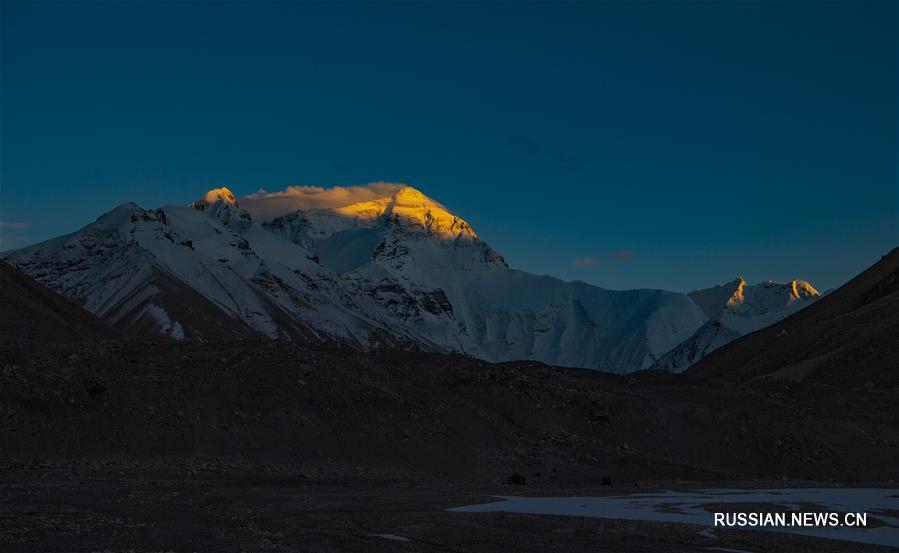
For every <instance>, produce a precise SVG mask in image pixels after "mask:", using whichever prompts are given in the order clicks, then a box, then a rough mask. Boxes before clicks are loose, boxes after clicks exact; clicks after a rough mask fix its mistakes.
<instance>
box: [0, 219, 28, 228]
mask: <svg viewBox="0 0 899 553" xmlns="http://www.w3.org/2000/svg"><path fill="white" fill-rule="evenodd" d="M0 228H11V229H15V230H22V229H23V228H25V223H16V222H14V221H0Z"/></svg>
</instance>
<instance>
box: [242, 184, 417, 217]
mask: <svg viewBox="0 0 899 553" xmlns="http://www.w3.org/2000/svg"><path fill="white" fill-rule="evenodd" d="M403 186H404V185H402V184H396V183H389V182H373V183H370V184H366V185H362V186H335V187H333V188H324V187H321V186H288V187H287V188H285V189H284V190H280V191H277V192H266V191H265V190H259V191H258V192H256V193H255V194H250V195H249V196H244V197H242V198H239V199H238V201H239V202H240V206H241V207H243V208H244V209H246V210H247V211H249V212H250V215H252V216H253V218H254V219H256V220H258V221H267V220H270V219H274V218H275V217H280V216H281V215H286V214H288V213H291V212H293V211H296V210H298V209H313V208H319V209H321V208H329V207H343V206H346V205H350V204H354V203H358V202H367V201H371V200H376V199H378V198H383V197H384V196H389V195H391V194H393V193H394V192H396V191H397V190H399V189H400V188H402V187H403Z"/></svg>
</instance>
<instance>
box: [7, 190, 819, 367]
mask: <svg viewBox="0 0 899 553" xmlns="http://www.w3.org/2000/svg"><path fill="white" fill-rule="evenodd" d="M319 190H320V191H319V192H315V191H309V190H306V191H304V192H302V194H299V195H300V196H302V197H303V198H304V200H305V199H306V198H307V197H314V198H317V199H318V200H321V202H320V204H319V205H318V206H317V207H307V208H304V209H299V210H294V211H293V212H292V213H290V214H288V215H283V216H281V217H277V218H275V219H274V220H272V221H271V222H268V223H263V224H261V225H260V224H257V223H254V222H253V220H252V218H251V217H250V214H249V213H248V212H247V211H246V210H245V209H243V208H242V207H241V205H240V204H238V202H237V200H236V199H235V198H234V196H233V194H232V193H231V192H230V191H229V190H227V189H226V188H220V189H213V190H210V191H209V192H207V193H206V194H204V195H203V196H202V197H201V198H200V199H198V200H197V201H196V202H193V203H192V204H190V205H189V206H166V207H163V208H160V209H157V210H149V211H148V210H144V209H141V208H140V207H138V206H137V205H135V204H123V205H122V206H118V207H117V208H115V209H113V210H112V211H110V212H109V213H107V214H105V215H103V216H101V217H100V218H98V219H97V221H96V222H95V223H92V224H90V225H88V226H86V227H84V228H83V229H82V230H81V231H79V232H77V233H73V234H72V235H68V236H65V237H60V238H56V239H53V240H50V241H47V242H44V243H42V244H37V245H34V246H31V247H28V248H24V249H22V250H18V251H16V252H8V253H6V254H4V257H5V258H6V259H7V260H8V261H10V262H11V263H12V264H14V265H17V266H18V267H19V268H20V269H22V270H23V271H24V272H26V273H29V274H31V275H32V276H35V278H38V279H39V280H41V282H44V283H45V284H48V285H49V286H51V287H53V288H55V289H57V290H58V291H60V292H61V293H63V294H64V295H67V296H69V297H72V298H75V299H78V300H79V301H81V302H83V303H85V304H86V306H87V307H88V309H89V310H91V311H92V312H94V313H96V314H98V315H100V316H102V317H104V318H106V319H107V320H110V321H116V322H117V323H120V324H133V319H134V318H135V310H139V311H137V315H136V317H137V318H141V317H143V318H145V319H146V318H152V320H154V321H155V322H156V323H157V326H158V327H159V328H160V329H161V333H162V334H164V335H167V336H172V337H173V338H175V339H185V337H187V336H190V337H191V339H194V338H199V339H205V337H207V336H209V334H204V333H205V332H207V331H209V332H212V331H211V330H209V329H210V328H212V329H220V328H231V329H234V328H237V330H233V332H237V333H239V332H243V330H241V329H251V332H253V333H259V334H261V335H264V336H268V337H269V338H272V339H294V338H300V337H302V339H310V337H312V338H311V339H322V340H331V341H337V342H341V343H344V344H346V345H349V346H351V347H356V348H363V349H365V348H372V347H411V348H416V349H425V350H430V351H451V352H461V353H467V354H470V355H472V356H475V357H479V358H483V359H487V360H489V361H508V360H516V359H534V360H538V361H543V362H546V363H550V364H558V365H568V366H578V367H587V368H599V369H605V370H611V371H615V372H631V371H635V370H639V369H642V368H647V367H649V366H651V365H655V364H657V363H658V362H660V361H665V362H669V361H670V360H671V359H674V357H675V356H672V355H668V353H669V352H673V351H675V350H677V348H678V347H680V346H682V345H684V344H687V343H690V341H691V340H693V342H697V340H700V338H697V337H701V341H702V343H701V344H697V343H693V346H696V347H693V349H691V350H689V351H687V352H686V353H683V354H680V355H678V356H676V360H675V361H674V362H671V363H669V364H670V365H671V366H670V367H667V368H671V369H673V370H680V369H681V368H685V367H682V365H683V363H686V362H690V361H691V360H692V359H693V357H691V356H693V355H694V353H693V352H694V351H696V350H697V349H699V350H704V349H708V344H709V343H713V344H718V343H719V342H721V341H722V340H723V339H724V338H730V337H731V336H732V335H739V334H741V333H745V332H746V331H747V329H751V328H752V327H754V326H757V325H762V326H764V325H766V324H770V323H771V322H774V321H775V320H778V319H777V318H778V317H782V316H785V315H784V313H787V310H784V309H782V308H783V306H784V305H787V306H788V308H789V309H791V310H795V309H799V308H801V307H802V306H804V305H805V304H807V303H808V301H809V298H813V297H814V294H816V293H817V292H816V291H814V288H813V287H811V285H809V284H808V283H805V281H793V283H792V284H789V285H787V284H781V285H775V284H768V283H763V284H761V285H755V286H748V285H746V284H745V281H743V280H742V279H737V280H736V281H734V282H732V283H728V284H726V285H723V286H718V287H715V288H712V289H706V290H699V291H695V292H691V293H690V294H680V293H676V292H666V291H661V290H632V291H611V290H605V289H602V288H599V287H596V286H591V285H589V284H585V283H577V282H574V283H572V282H564V281H561V280H559V279H555V278H551V277H545V276H538V275H532V274H529V273H526V272H523V271H518V270H514V269H510V268H509V267H508V265H506V263H505V261H504V260H503V258H502V256H501V255H500V254H499V253H497V252H495V251H494V250H493V249H491V248H490V246H489V245H487V244H486V243H485V242H483V241H482V240H480V238H478V236H477V234H476V233H475V232H474V230H473V229H472V228H471V226H470V225H468V223H467V222H466V221H464V220H462V219H461V218H459V217H457V216H455V215H453V214H452V213H450V212H449V211H448V210H446V208H445V207H444V206H442V205H441V204H439V203H438V202H436V201H435V200H433V199H431V198H429V197H428V196H426V195H425V194H423V193H422V192H421V191H419V190H417V189H415V188H412V187H407V186H401V185H386V184H385V185H382V186H380V187H375V188H365V189H360V190H354V191H350V192H347V191H345V190H344V191H339V192H337V193H332V192H326V191H322V190H323V189H319ZM303 194H305V196H303ZM251 197H252V196H251ZM251 197H250V198H251ZM245 198H248V197H245ZM245 198H241V202H243V201H244V199H245ZM355 200H361V201H355ZM277 201H288V200H284V199H283V198H282V199H279V200H277ZM328 202H330V203H328ZM250 203H251V204H252V201H251V202H250ZM324 204H328V205H324ZM338 204H340V205H338ZM181 287H183V288H181ZM187 292H190V293H194V292H195V293H196V294H198V295H199V297H201V298H202V300H203V302H206V301H207V300H208V305H206V304H205V303H204V304H203V309H204V311H203V317H202V318H203V321H204V322H203V323H200V322H198V321H199V319H189V318H185V317H188V315H179V314H183V313H188V312H190V311H191V310H192V309H193V308H195V307H196V306H191V305H185V307H186V308H187V309H186V310H181V309H179V307H178V305H179V302H182V301H189V300H187V299H186V298H187V296H188V294H186V293H187ZM737 292H739V294H737ZM737 296H739V297H740V301H739V302H732V301H731V300H733V299H734V298H735V297H737ZM794 296H795V298H796V299H793V300H790V299H789V298H793V297H794ZM790 312H792V311H790ZM179 316H180V317H181V318H180V319H179ZM216 317H218V319H216ZM210 320H212V322H210ZM190 321H193V323H191V322H190ZM712 322H714V325H711V324H710V323H712ZM191 324H194V325H195V326H191ZM201 325H205V326H202V327H201ZM703 329H704V330H703ZM231 335H233V334H231ZM218 336H221V335H218ZM241 336H242V335H241ZM253 336H254V337H258V334H253ZM698 346H701V347H698Z"/></svg>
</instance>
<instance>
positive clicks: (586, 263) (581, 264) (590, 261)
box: [571, 257, 599, 267]
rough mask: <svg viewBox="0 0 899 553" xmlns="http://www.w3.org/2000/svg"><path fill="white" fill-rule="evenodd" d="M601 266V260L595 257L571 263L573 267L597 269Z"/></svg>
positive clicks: (583, 258)
mask: <svg viewBox="0 0 899 553" xmlns="http://www.w3.org/2000/svg"><path fill="white" fill-rule="evenodd" d="M597 265H599V260H598V259H596V258H595V257H582V258H580V259H575V260H574V261H572V262H571V266H572V267H595V266H597Z"/></svg>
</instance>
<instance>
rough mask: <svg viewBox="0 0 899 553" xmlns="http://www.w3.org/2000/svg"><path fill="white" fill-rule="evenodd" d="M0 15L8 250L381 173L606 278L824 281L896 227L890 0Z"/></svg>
mask: <svg viewBox="0 0 899 553" xmlns="http://www.w3.org/2000/svg"><path fill="white" fill-rule="evenodd" d="M0 21H2V39H0V40H2V52H0V56H2V74H0V77H2V82H0V86H2V89H0V220H2V221H3V223H2V228H0V232H2V234H3V247H4V248H9V247H13V246H19V245H23V244H25V243H26V242H28V241H30V242H35V241H40V240H43V239H46V238H49V237H51V236H54V235H57V234H60V233H64V232H70V231H73V230H75V229H77V228H79V227H80V226H82V225H83V224H86V223H87V222H89V221H92V220H93V219H94V218H95V217H96V216H97V215H99V214H100V213H102V212H105V211H107V210H108V209H110V208H111V207H113V206H114V205H116V204H119V203H121V202H124V201H129V200H131V201H136V202H137V203H139V204H140V205H142V206H144V207H158V206H160V205H164V204H167V203H186V202H189V201H191V200H192V199H194V198H195V197H197V196H199V195H200V194H201V193H202V192H203V191H205V190H206V189H207V188H209V187H211V186H222V185H225V186H228V187H230V188H231V189H232V190H234V192H235V193H237V194H238V195H243V194H247V193H250V192H253V191H255V190H257V189H258V188H260V187H262V188H265V189H267V190H277V189H281V188H284V187H285V186H288V185H300V184H312V185H321V186H332V185H347V184H363V183H366V182H371V181H392V182H403V183H408V184H412V185H414V186H416V187H418V188H419V189H421V190H422V191H423V192H425V193H426V194H428V195H430V196H432V197H433V198H435V199H437V200H438V201H440V202H442V203H443V204H445V205H447V206H448V207H449V208H451V209H452V210H453V211H455V212H457V213H458V214H460V215H461V216H463V217H464V218H466V219H467V220H469V222H471V224H472V226H473V227H474V228H475V229H476V230H477V231H478V233H479V234H480V235H481V237H482V238H484V239H485V240H487V241H488V242H489V243H490V244H491V245H493V246H494V247H495V248H496V249H498V250H499V251H500V252H502V253H503V254H504V255H505V256H506V258H507V259H508V260H509V262H510V263H511V264H512V265H513V266H516V267H519V268H522V269H526V270H529V271H534V272H538V273H547V274H552V275H556V276H559V277H562V278H565V279H580V280H584V281H587V282H591V283H595V284H599V285H602V286H606V287H610V288H631V287H662V288H669V289H678V290H687V289H692V288H695V287H700V286H705V285H710V284H712V283H716V282H721V281H725V280H731V279H733V278H734V277H735V276H737V275H743V276H744V277H746V278H747V279H748V280H750V281H757V280H761V279H764V278H773V279H789V278H794V277H800V278H805V279H808V280H811V281H812V282H813V283H814V284H815V285H816V286H818V287H819V288H821V289H824V288H829V287H832V286H836V285H839V284H841V283H843V282H845V281H846V280H847V279H848V278H850V277H851V276H852V275H854V274H855V273H857V272H859V271H860V270H861V269H863V268H865V267H866V266H867V265H869V264H870V263H872V262H873V261H875V260H876V259H877V258H879V256H880V255H881V254H883V253H885V252H886V251H887V250H889V249H891V248H892V247H894V246H896V245H897V243H899V198H897V124H899V119H897V101H899V100H897V98H899V91H897V49H899V42H897V24H899V15H897V4H896V3H894V2H881V3H866V2H845V3H840V2H826V3H803V2H789V3H780V2H776V3H775V2H716V3H702V2H683V3H673V2H672V3H649V2H634V3H582V4H579V3H566V4H558V3H527V4H517V3H484V4H478V3H465V4H456V3H386V2H385V3H365V4H318V3H316V4H304V3H291V2H280V3H256V2H239V3H214V2H190V3H175V2H165V3H162V2H160V3H153V2H144V3H129V2H90V3H83V4H81V3H73V2H65V3H50V2H42V3H36V2H27V3H12V2H8V1H3V3H2V8H0ZM622 251H627V252H632V255H631V256H629V257H628V256H627V255H616V252H622ZM584 258H590V259H593V260H595V263H593V262H590V261H587V262H582V263H580V264H578V265H580V266H573V262H574V260H576V259H584ZM621 258H626V259H621Z"/></svg>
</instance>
